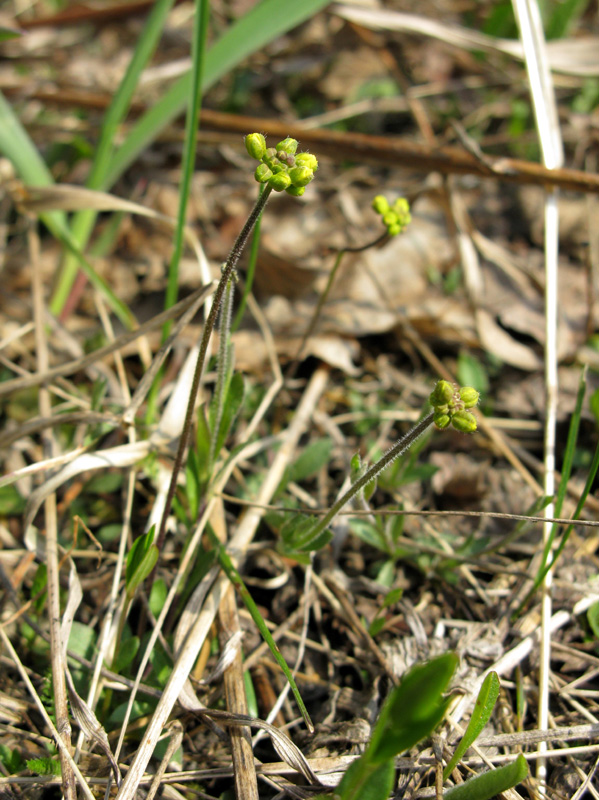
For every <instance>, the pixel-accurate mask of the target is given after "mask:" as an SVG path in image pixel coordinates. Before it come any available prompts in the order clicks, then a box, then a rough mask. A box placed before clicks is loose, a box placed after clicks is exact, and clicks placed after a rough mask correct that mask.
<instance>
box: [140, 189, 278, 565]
mask: <svg viewBox="0 0 599 800" xmlns="http://www.w3.org/2000/svg"><path fill="white" fill-rule="evenodd" d="M271 191H272V190H271V188H270V187H267V188H266V189H265V190H264V191H263V192H262V194H261V195H260V197H259V198H258V200H257V201H256V205H255V206H254V208H253V209H252V211H251V213H250V215H249V217H248V218H247V220H246V222H245V225H244V226H243V228H242V229H241V232H240V234H239V236H238V237H237V239H236V241H235V244H234V245H233V247H232V248H231V252H230V253H229V257H228V258H227V261H226V262H225V265H224V267H223V270H222V274H221V278H220V281H219V283H218V286H217V287H216V291H215V292H214V295H213V298H212V307H211V309H210V313H209V314H208V318H207V319H206V322H205V324H204V329H203V331H202V339H201V341H200V351H199V353H198V360H197V361H196V366H195V372H194V374H193V380H192V383H191V390H190V392H189V400H188V401H187V410H186V412H185V421H184V423H183V430H182V431H181V437H180V438H179V446H178V448H177V454H176V456H175V463H174V465H173V473H172V475H171V482H170V484H169V487H168V493H167V496H166V503H165V506H164V511H163V512H162V518H161V520H160V528H159V531H158V537H157V539H156V546H157V547H158V549H159V550H160V549H161V548H162V545H163V544H164V537H165V532H166V521H167V519H168V516H169V514H170V511H171V506H172V504H173V498H174V496H175V491H176V488H177V478H178V477H179V472H180V470H181V466H182V464H183V457H184V455H185V450H186V449H187V445H188V443H189V437H190V434H191V428H192V423H193V414H194V409H195V403H196V397H197V394H198V390H199V388H200V379H201V377H202V372H203V371H204V363H205V361H206V353H207V352H208V342H209V341H210V335H211V334H212V331H213V329H214V323H215V322H216V317H217V315H218V310H219V308H220V305H221V302H222V299H223V295H224V292H225V288H226V286H227V283H228V282H229V279H230V278H231V277H232V275H233V272H234V270H235V267H236V266H237V264H238V263H239V259H240V257H241V254H242V252H243V248H244V247H245V245H246V244H247V241H248V239H249V236H250V233H251V232H252V228H253V227H254V225H255V224H256V220H257V219H258V218H259V217H260V214H261V213H262V211H263V210H264V207H265V205H266V203H267V201H268V198H269V197H270V193H271Z"/></svg>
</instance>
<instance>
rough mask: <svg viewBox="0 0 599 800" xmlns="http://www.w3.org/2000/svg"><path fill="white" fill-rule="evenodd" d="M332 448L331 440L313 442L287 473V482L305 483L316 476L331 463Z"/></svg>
mask: <svg viewBox="0 0 599 800" xmlns="http://www.w3.org/2000/svg"><path fill="white" fill-rule="evenodd" d="M332 446H333V443H332V441H331V440H330V439H317V440H316V441H315V442H311V443H310V444H309V445H308V446H307V447H306V448H305V449H304V450H303V452H302V453H301V455H300V456H299V457H298V458H297V459H296V460H295V461H294V463H293V464H292V465H291V467H290V469H289V471H288V473H287V482H289V481H303V480H305V479H306V478H309V477H311V476H312V475H315V474H316V473H317V472H318V471H319V470H320V469H321V468H322V467H324V466H325V465H326V464H328V463H329V461H330V458H331V448H332Z"/></svg>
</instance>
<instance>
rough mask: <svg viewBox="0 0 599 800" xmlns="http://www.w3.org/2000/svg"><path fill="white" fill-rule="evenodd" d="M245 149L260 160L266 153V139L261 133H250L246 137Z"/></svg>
mask: <svg viewBox="0 0 599 800" xmlns="http://www.w3.org/2000/svg"><path fill="white" fill-rule="evenodd" d="M245 149H246V150H247V151H248V153H249V154H250V155H251V157H252V158H255V159H256V161H260V159H261V158H262V156H263V155H264V153H266V139H265V138H264V136H263V135H262V134H261V133H248V135H247V136H246V137H245Z"/></svg>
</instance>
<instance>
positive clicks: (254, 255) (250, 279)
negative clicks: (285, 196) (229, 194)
mask: <svg viewBox="0 0 599 800" xmlns="http://www.w3.org/2000/svg"><path fill="white" fill-rule="evenodd" d="M263 191H264V186H263V185H262V184H261V185H260V192H261V193H262V192H263ZM261 222H262V215H260V216H259V217H258V219H257V221H256V225H255V227H254V235H253V236H252V245H251V247H250V257H249V260H248V268H247V272H246V275H245V286H244V288H243V294H242V296H241V300H240V301H239V308H238V309H237V313H236V314H235V319H234V320H233V324H232V325H231V333H234V332H235V331H236V330H237V328H238V327H239V326H240V325H241V320H242V319H243V314H244V312H245V306H246V303H247V298H248V295H249V293H250V292H251V291H252V286H253V285H254V275H255V273H256V264H257V262H258V249H259V247H260V223H261Z"/></svg>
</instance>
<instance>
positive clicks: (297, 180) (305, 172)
mask: <svg viewBox="0 0 599 800" xmlns="http://www.w3.org/2000/svg"><path fill="white" fill-rule="evenodd" d="M289 177H290V178H291V183H292V184H293V185H294V186H307V185H308V184H309V183H310V181H311V180H312V179H313V178H314V173H313V172H312V170H311V169H310V168H309V167H293V169H290V170H289Z"/></svg>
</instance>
